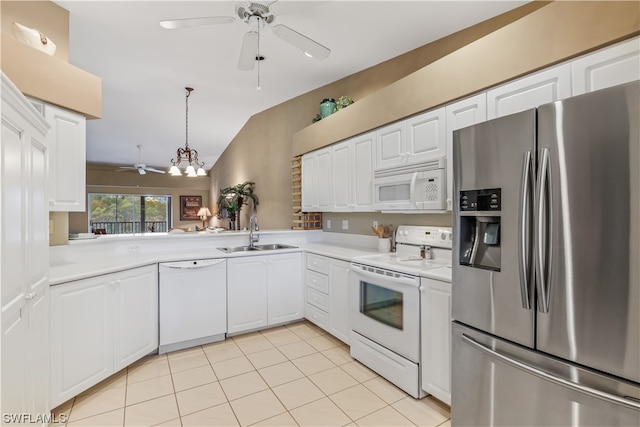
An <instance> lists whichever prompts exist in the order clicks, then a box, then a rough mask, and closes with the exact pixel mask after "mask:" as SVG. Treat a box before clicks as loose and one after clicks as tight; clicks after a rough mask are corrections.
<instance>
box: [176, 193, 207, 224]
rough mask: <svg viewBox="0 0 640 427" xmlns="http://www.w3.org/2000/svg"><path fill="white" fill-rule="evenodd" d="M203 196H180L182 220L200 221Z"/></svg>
mask: <svg viewBox="0 0 640 427" xmlns="http://www.w3.org/2000/svg"><path fill="white" fill-rule="evenodd" d="M201 206H202V196H180V221H198V220H200V218H199V217H198V210H200V207H201Z"/></svg>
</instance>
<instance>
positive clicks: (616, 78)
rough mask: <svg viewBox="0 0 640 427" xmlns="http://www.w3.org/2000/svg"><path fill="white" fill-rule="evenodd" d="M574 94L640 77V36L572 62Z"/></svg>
mask: <svg viewBox="0 0 640 427" xmlns="http://www.w3.org/2000/svg"><path fill="white" fill-rule="evenodd" d="M571 77H572V86H573V95H581V94H583V93H587V92H593V91H594V90H599V89H604V88H607V87H611V86H616V85H620V84H623V83H628V82H632V81H634V80H638V79H640V38H638V37H635V38H633V39H631V40H627V41H624V42H622V43H618V44H616V45H613V46H610V47H608V48H605V49H602V50H599V51H597V52H594V53H591V54H589V55H585V56H583V57H580V58H578V59H576V60H574V61H572V62H571Z"/></svg>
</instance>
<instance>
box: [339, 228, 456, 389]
mask: <svg viewBox="0 0 640 427" xmlns="http://www.w3.org/2000/svg"><path fill="white" fill-rule="evenodd" d="M450 264H451V228H447V227H427V226H407V225H401V226H399V227H398V229H397V232H396V252H395V253H391V252H389V253H382V254H377V255H366V256H361V257H357V258H355V259H354V260H353V262H352V263H351V269H350V273H349V307H350V309H349V320H350V323H351V329H352V331H351V342H350V345H351V356H352V357H353V358H355V359H356V360H358V361H360V362H361V363H363V364H364V365H366V366H368V367H369V368H370V369H372V370H374V371H376V372H377V373H378V374H380V375H382V376H383V377H385V378H386V379H387V380H389V381H390V382H392V383H394V384H395V385H397V386H398V387H400V388H401V389H403V390H404V391H406V392H407V393H408V394H410V395H411V396H413V397H415V398H421V397H423V396H424V395H425V393H424V392H423V391H422V390H421V387H420V376H421V375H420V272H421V271H423V270H430V269H435V268H442V267H445V266H447V265H450Z"/></svg>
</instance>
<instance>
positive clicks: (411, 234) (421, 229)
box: [396, 225, 453, 248]
mask: <svg viewBox="0 0 640 427" xmlns="http://www.w3.org/2000/svg"><path fill="white" fill-rule="evenodd" d="M396 243H406V244H410V245H425V246H436V247H441V248H451V246H452V243H453V239H452V235H451V228H450V227H429V226H421V225H400V226H398V230H397V232H396Z"/></svg>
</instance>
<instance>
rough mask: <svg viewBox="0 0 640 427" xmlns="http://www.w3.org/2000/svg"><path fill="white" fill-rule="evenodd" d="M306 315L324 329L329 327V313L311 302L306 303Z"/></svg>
mask: <svg viewBox="0 0 640 427" xmlns="http://www.w3.org/2000/svg"><path fill="white" fill-rule="evenodd" d="M304 316H305V317H306V318H307V319H308V320H310V321H311V322H313V323H315V324H316V325H318V326H320V327H321V328H322V329H325V330H326V329H327V328H328V327H329V315H328V314H327V313H326V312H324V311H322V310H320V309H319V308H316V307H314V306H312V305H311V304H309V303H307V304H305V307H304Z"/></svg>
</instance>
